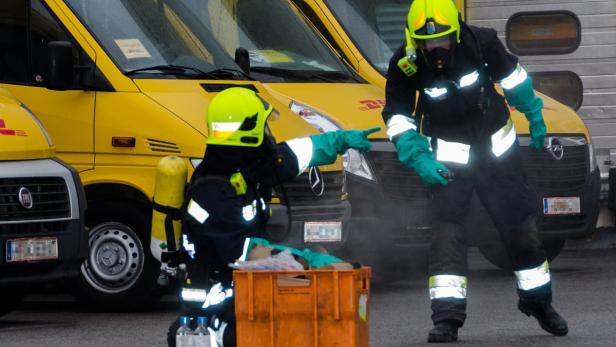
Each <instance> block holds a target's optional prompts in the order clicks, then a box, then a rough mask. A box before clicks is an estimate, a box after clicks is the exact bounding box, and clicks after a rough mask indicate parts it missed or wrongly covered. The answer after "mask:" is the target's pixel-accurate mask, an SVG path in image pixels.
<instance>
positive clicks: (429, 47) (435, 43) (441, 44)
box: [421, 35, 451, 52]
mask: <svg viewBox="0 0 616 347" xmlns="http://www.w3.org/2000/svg"><path fill="white" fill-rule="evenodd" d="M421 45H422V46H423V47H422V48H423V49H424V50H425V51H426V52H432V51H433V50H435V49H437V48H442V49H446V50H449V49H451V38H450V36H449V35H445V36H441V37H437V38H434V39H429V40H425V41H422V43H421Z"/></svg>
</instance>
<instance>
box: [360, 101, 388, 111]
mask: <svg viewBox="0 0 616 347" xmlns="http://www.w3.org/2000/svg"><path fill="white" fill-rule="evenodd" d="M359 103H360V104H361V106H360V107H359V109H360V110H362V111H368V110H376V109H379V108H383V106H385V100H361V101H360V102H359Z"/></svg>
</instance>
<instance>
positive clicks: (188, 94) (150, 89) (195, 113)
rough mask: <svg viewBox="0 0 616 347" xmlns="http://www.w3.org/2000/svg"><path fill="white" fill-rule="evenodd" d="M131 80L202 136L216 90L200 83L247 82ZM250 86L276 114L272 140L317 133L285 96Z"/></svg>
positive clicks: (270, 123) (271, 125) (338, 166)
mask: <svg viewBox="0 0 616 347" xmlns="http://www.w3.org/2000/svg"><path fill="white" fill-rule="evenodd" d="M135 83H136V84H137V86H138V87H139V89H140V90H141V91H142V92H143V94H144V95H147V96H148V97H150V98H151V99H152V100H154V101H155V102H157V103H158V104H160V105H161V106H162V107H164V108H166V109H168V110H173V112H174V113H175V114H177V116H178V117H179V118H181V119H182V120H183V121H184V122H186V123H187V124H190V125H191V126H193V127H194V128H195V129H196V130H197V131H199V132H200V133H201V134H203V135H204V136H207V135H208V131H207V126H206V125H207V119H206V110H207V107H208V105H209V102H210V100H211V98H213V97H214V95H216V93H210V92H207V91H206V90H205V89H204V87H203V86H202V84H206V83H207V85H209V86H215V85H216V84H223V85H229V84H233V85H238V86H246V85H247V84H249V82H247V81H198V80H197V81H183V80H179V81H177V80H149V79H142V80H135ZM251 87H254V88H255V89H257V91H258V92H259V95H260V96H262V97H263V98H264V99H266V100H267V101H268V102H269V103H270V104H271V105H272V106H273V107H274V108H275V109H276V110H278V111H279V113H280V116H279V117H278V119H276V120H270V121H268V126H269V128H270V129H271V131H272V134H273V135H274V136H275V138H276V141H278V142H282V141H286V140H289V139H292V138H296V137H303V136H309V135H313V134H317V133H318V132H317V130H316V129H314V128H313V127H312V126H310V125H309V124H308V123H306V122H305V121H303V120H302V119H301V118H300V117H298V116H297V115H295V114H293V113H292V112H291V111H290V110H289V109H288V102H287V101H286V100H285V99H283V98H280V97H277V98H276V97H274V96H272V95H270V94H269V93H268V90H267V89H266V88H264V87H263V86H262V85H259V84H256V85H253V84H251ZM171 138H177V137H171ZM202 144H203V145H204V144H205V139H203V140H202ZM203 150H204V147H200V148H199V150H198V151H197V154H196V155H190V156H191V157H202V156H203ZM199 151H200V152H199ZM97 163H98V161H97ZM341 165H342V164H341V162H340V160H338V162H337V163H335V164H332V165H326V166H322V168H323V169H325V170H327V171H329V170H341Z"/></svg>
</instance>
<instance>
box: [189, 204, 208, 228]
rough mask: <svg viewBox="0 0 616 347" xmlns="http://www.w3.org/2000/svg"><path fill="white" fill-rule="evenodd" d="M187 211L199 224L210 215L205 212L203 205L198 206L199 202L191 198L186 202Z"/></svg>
mask: <svg viewBox="0 0 616 347" xmlns="http://www.w3.org/2000/svg"><path fill="white" fill-rule="evenodd" d="M187 212H188V214H189V215H190V216H191V217H193V218H194V219H195V220H197V221H198V222H199V223H201V224H203V223H204V222H205V221H206V220H207V219H208V217H209V216H210V214H209V213H207V211H206V210H205V209H204V208H203V207H201V206H199V204H198V203H197V202H195V200H193V199H190V202H189V203H188V208H187Z"/></svg>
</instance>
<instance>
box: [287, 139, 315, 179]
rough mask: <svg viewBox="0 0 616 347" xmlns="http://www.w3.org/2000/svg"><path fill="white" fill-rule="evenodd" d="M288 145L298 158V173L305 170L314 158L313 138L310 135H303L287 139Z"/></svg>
mask: <svg viewBox="0 0 616 347" xmlns="http://www.w3.org/2000/svg"><path fill="white" fill-rule="evenodd" d="M287 145H288V146H289V148H291V151H293V154H295V157H296V158H297V166H298V174H300V173H302V172H304V170H306V169H307V168H308V165H309V164H310V161H311V160H312V151H313V145H312V140H311V139H310V137H301V138H298V139H293V140H289V141H287Z"/></svg>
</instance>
